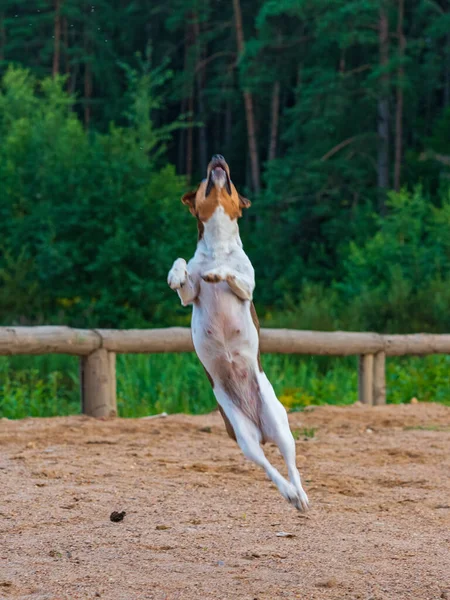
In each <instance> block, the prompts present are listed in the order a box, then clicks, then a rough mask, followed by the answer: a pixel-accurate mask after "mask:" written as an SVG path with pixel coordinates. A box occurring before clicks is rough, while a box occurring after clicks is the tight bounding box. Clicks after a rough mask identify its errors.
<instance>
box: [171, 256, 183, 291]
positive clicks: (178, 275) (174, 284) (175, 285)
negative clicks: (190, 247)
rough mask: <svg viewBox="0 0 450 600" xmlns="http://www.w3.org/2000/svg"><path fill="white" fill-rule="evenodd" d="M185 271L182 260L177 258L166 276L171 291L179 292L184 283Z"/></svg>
mask: <svg viewBox="0 0 450 600" xmlns="http://www.w3.org/2000/svg"><path fill="white" fill-rule="evenodd" d="M186 278H187V269H186V261H185V260H184V258H177V260H176V261H175V262H174V263H173V266H172V268H171V269H170V271H169V275H168V276H167V283H168V284H169V287H170V288H171V289H172V290H179V289H180V288H182V287H183V285H184V284H185V283H186Z"/></svg>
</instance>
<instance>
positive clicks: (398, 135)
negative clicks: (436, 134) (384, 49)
mask: <svg viewBox="0 0 450 600" xmlns="http://www.w3.org/2000/svg"><path fill="white" fill-rule="evenodd" d="M403 13H404V0H398V21H397V36H398V55H399V67H398V70H397V80H398V81H397V108H396V112H395V166H394V188H395V189H396V191H399V189H400V183H401V165H402V147H403V83H404V74H405V71H404V68H403V57H404V55H405V47H406V39H405V36H404V34H403Z"/></svg>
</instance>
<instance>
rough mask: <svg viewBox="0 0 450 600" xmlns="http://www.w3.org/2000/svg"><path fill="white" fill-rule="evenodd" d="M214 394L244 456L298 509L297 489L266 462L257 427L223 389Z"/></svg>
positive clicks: (218, 389) (216, 389)
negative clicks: (259, 468)
mask: <svg viewBox="0 0 450 600" xmlns="http://www.w3.org/2000/svg"><path fill="white" fill-rule="evenodd" d="M214 393H215V396H216V398H217V401H218V402H219V404H220V405H221V407H222V409H223V411H224V412H225V414H226V416H227V418H228V420H229V421H230V423H231V425H232V427H233V430H234V434H235V436H236V441H237V443H238V444H239V447H240V448H241V450H242V452H243V454H244V456H245V457H246V458H248V459H249V460H251V461H253V462H254V463H256V464H257V465H259V466H260V467H262V468H263V469H264V471H265V472H266V474H267V476H268V478H269V479H270V480H271V481H273V483H274V484H275V485H276V486H277V488H278V489H279V491H280V493H281V495H282V496H283V497H284V498H286V500H287V501H288V502H290V503H291V504H293V505H294V506H295V507H296V508H299V506H298V502H299V501H298V492H297V489H296V488H295V486H294V485H293V484H292V483H291V482H289V481H287V480H286V479H285V478H284V477H283V476H282V475H281V473H279V471H277V469H275V467H273V466H272V465H271V464H270V462H269V461H268V460H267V457H266V455H265V454H264V451H263V449H262V448H261V445H260V444H261V440H262V434H261V431H260V430H259V428H258V427H257V425H256V424H255V423H253V422H252V421H251V420H250V419H249V418H248V417H246V416H245V415H244V414H243V413H242V412H241V411H240V409H239V407H237V406H236V404H234V403H233V401H232V400H231V399H230V398H229V397H228V395H227V394H226V392H225V391H224V390H223V389H221V388H219V387H216V388H215V389H214Z"/></svg>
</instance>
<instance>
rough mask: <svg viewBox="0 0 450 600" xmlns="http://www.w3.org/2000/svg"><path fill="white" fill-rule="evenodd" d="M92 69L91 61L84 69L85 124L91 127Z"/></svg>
mask: <svg viewBox="0 0 450 600" xmlns="http://www.w3.org/2000/svg"><path fill="white" fill-rule="evenodd" d="M91 97H92V71H91V65H90V63H89V62H87V63H86V65H85V69H84V102H85V104H84V124H85V125H86V127H89V123H90V121H91Z"/></svg>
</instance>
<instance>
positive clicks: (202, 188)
mask: <svg viewBox="0 0 450 600" xmlns="http://www.w3.org/2000/svg"><path fill="white" fill-rule="evenodd" d="M206 188H207V182H206V181H202V183H201V184H200V185H199V186H198V188H197V191H195V192H188V193H187V194H184V196H183V197H182V199H181V201H182V202H183V204H185V205H186V206H188V207H189V211H190V212H191V214H193V215H194V217H196V218H197V220H198V221H200V223H201V224H202V225H203V223H206V222H207V221H208V220H209V219H210V218H211V217H212V216H213V214H214V211H215V210H216V208H217V207H218V206H219V205H220V206H222V207H223V209H224V211H225V212H226V214H227V215H228V216H229V217H230V219H232V220H233V219H238V218H239V217H241V216H242V209H243V208H248V207H249V206H250V201H249V200H247V198H244V197H243V196H241V195H240V194H239V193H238V191H237V190H236V188H235V187H234V185H233V184H231V195H230V194H229V193H228V192H227V190H226V189H225V188H216V187H213V188H212V189H211V191H210V193H209V194H208V196H206ZM202 236H203V228H201V227H200V224H199V240H200V239H201V238H202Z"/></svg>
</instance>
